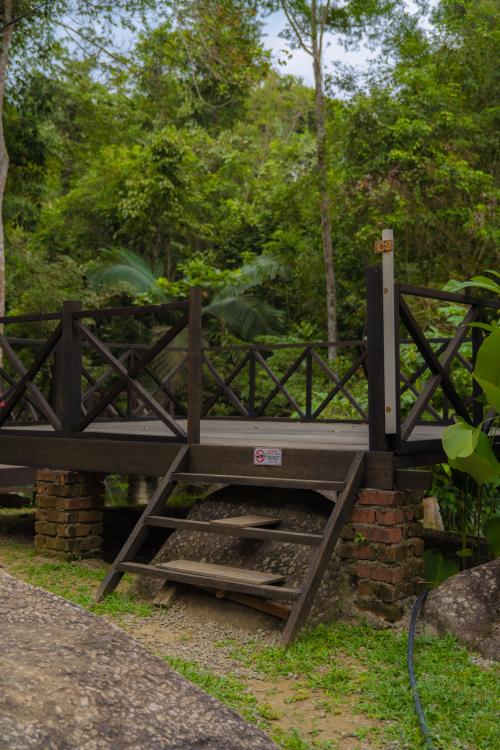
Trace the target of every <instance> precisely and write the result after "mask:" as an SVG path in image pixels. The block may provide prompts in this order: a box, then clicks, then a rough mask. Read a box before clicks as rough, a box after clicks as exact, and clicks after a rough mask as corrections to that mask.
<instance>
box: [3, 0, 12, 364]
mask: <svg viewBox="0 0 500 750" xmlns="http://www.w3.org/2000/svg"><path fill="white" fill-rule="evenodd" d="M12 6H13V0H3V14H2V17H1V18H2V23H3V24H6V23H9V22H10V21H12ZM13 30H14V25H12V26H7V28H5V29H4V30H3V32H2V49H1V50H0V317H1V316H3V315H5V236H4V225H3V199H4V195H5V186H6V183H7V174H8V171H9V154H8V151H7V145H6V143H5V132H4V125H3V116H4V113H3V109H4V101H5V83H6V80H5V79H6V75H7V66H8V63H9V52H10V43H11V39H12V32H13ZM0 356H1V354H0Z"/></svg>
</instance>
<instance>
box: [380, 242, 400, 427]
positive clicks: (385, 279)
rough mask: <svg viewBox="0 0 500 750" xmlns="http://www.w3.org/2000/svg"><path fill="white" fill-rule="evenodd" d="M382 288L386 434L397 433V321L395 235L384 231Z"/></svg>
mask: <svg viewBox="0 0 500 750" xmlns="http://www.w3.org/2000/svg"><path fill="white" fill-rule="evenodd" d="M382 245H383V246H384V252H383V253H382V287H383V290H384V299H383V314H384V392H385V434H386V435H395V434H396V433H397V424H396V417H397V407H396V393H397V389H396V385H397V384H396V348H395V347H396V320H395V315H394V233H393V231H392V229H383V230H382Z"/></svg>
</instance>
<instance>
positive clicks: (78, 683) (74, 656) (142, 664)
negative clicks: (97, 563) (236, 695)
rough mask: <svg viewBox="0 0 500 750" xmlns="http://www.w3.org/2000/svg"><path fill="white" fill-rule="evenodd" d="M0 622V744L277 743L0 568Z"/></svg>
mask: <svg viewBox="0 0 500 750" xmlns="http://www.w3.org/2000/svg"><path fill="white" fill-rule="evenodd" d="M0 621H1V623H2V650H1V653H0V747H1V748H9V750H32V749H36V750H166V749H167V748H168V750H196V749H197V748H199V749H200V750H201V749H203V750H247V748H255V749H256V750H271V749H272V748H275V749H276V745H274V743H273V742H272V741H271V740H270V739H269V738H268V737H266V736H265V735H264V734H263V733H262V732H260V731H259V730H258V729H255V728H253V727H252V726H250V725H249V724H247V723H246V722H245V721H243V719H241V718H240V717H239V716H238V715H237V714H236V713H234V712H233V711H231V710H230V709H228V708H226V707H225V706H223V705H222V704H221V703H219V702H218V701H217V700H215V699H214V698H212V697H210V696H208V695H206V694H205V693H203V692H202V691H200V690H198V689H197V688H196V687H194V686H193V685H191V684H190V683H189V682H187V681H186V680H185V679H184V678H182V677H181V676H180V675H178V674H177V673H176V672H175V671H174V670H172V669H171V668H170V667H168V666H167V665H166V664H165V662H163V661H161V660H160V659H158V658H156V657H155V656H152V655H151V654H149V653H148V652H147V651H146V650H145V649H144V648H143V647H142V646H141V645H140V644H139V643H138V642H137V641H135V640H134V639H133V638H131V637H130V636H128V635H127V634H126V633H124V632H123V631H122V630H120V629H119V628H117V627H116V626H114V625H111V624H110V623H108V622H106V621H105V620H104V619H102V618H99V617H96V616H95V615H93V614H91V613H90V612H87V611H85V610H83V609H81V608H80V607H77V606H76V605H73V604H71V603H69V602H67V601H65V600H64V599H61V598H60V597H57V596H54V595H53V594H50V593H48V592H46V591H42V590H41V589H36V588H34V587H32V586H28V585H27V584H25V583H22V582H21V581H18V580H16V579H15V578H12V577H11V576H9V575H6V574H4V573H1V574H0Z"/></svg>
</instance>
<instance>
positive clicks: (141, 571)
mask: <svg viewBox="0 0 500 750" xmlns="http://www.w3.org/2000/svg"><path fill="white" fill-rule="evenodd" d="M188 562H189V561H188ZM164 565H168V563H163V564H162V565H144V564H142V563H136V562H121V563H118V564H117V566H116V571H117V572H118V573H132V574H134V575H142V576H152V577H153V578H161V579H162V580H164V581H167V580H168V581H175V582H176V583H188V584H189V585H191V586H202V587H203V586H206V587H207V588H213V589H216V590H223V591H240V592H241V593H242V594H250V595H252V596H260V597H262V598H263V599H276V600H277V601H289V600H293V599H298V598H299V596H300V594H301V590H300V589H292V588H285V586H275V585H273V584H267V583H259V584H255V583H247V582H245V581H243V580H241V579H240V580H233V579H232V578H226V577H224V576H223V575H222V574H221V572H220V570H219V573H218V574H217V575H211V574H209V573H205V574H204V575H202V574H200V573H193V572H187V571H185V570H173V569H168V570H167V569H165V567H164ZM214 567H217V568H219V569H222V570H223V571H224V570H225V571H227V570H228V569H227V568H226V567H225V566H223V565H218V566H214ZM230 570H231V568H230ZM232 570H238V571H239V573H240V574H241V573H251V574H255V572H256V571H253V570H250V571H246V570H242V569H240V568H232ZM263 575H267V576H272V574H271V573H267V574H265V573H264V574H263ZM274 578H278V579H279V580H283V576H274Z"/></svg>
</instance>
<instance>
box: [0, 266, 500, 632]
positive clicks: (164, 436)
mask: <svg viewBox="0 0 500 750" xmlns="http://www.w3.org/2000/svg"><path fill="white" fill-rule="evenodd" d="M415 301H417V303H418V304H419V305H422V304H424V303H428V304H430V303H432V301H434V302H438V303H440V304H441V303H442V304H451V305H454V306H456V308H457V310H462V311H463V313H462V316H463V317H462V321H461V323H460V324H459V325H457V326H456V328H455V330H454V332H453V333H452V334H450V335H449V336H448V337H432V336H430V337H429V336H428V335H426V333H425V332H424V331H423V330H422V327H421V326H420V325H419V324H418V322H417V319H416V316H415V313H414V312H412V308H413V307H414V304H413V303H414V302H415ZM366 305H367V310H366V321H367V322H366V328H365V333H366V335H365V336H364V337H363V338H362V339H360V340H356V341H346V342H342V343H340V344H335V345H334V344H331V343H329V342H317V343H297V344H290V343H286V344H252V345H241V346H226V347H209V346H206V345H205V344H204V341H203V336H202V294H201V292H200V290H198V289H192V290H191V293H190V296H189V299H188V300H181V301H178V302H174V303H170V304H164V305H156V306H153V305H150V306H146V307H122V308H111V309H97V310H83V309H82V307H81V305H80V304H79V303H77V302H66V303H64V305H63V310H62V311H61V312H57V313H46V314H38V315H22V316H17V317H6V318H3V319H0V323H2V324H3V327H4V332H3V333H2V334H1V335H0V346H1V349H2V351H3V363H2V366H1V367H0V382H1V384H2V395H1V396H0V463H1V464H2V465H4V466H11V467H12V466H26V467H31V468H36V467H39V468H54V469H71V470H77V471H92V472H100V473H104V474H107V473H126V474H139V475H149V476H161V477H162V480H161V482H160V485H159V489H158V491H157V492H156V493H155V495H154V497H153V498H152V499H151V502H150V504H149V506H148V507H147V509H146V510H145V512H144V514H143V516H142V518H141V519H140V521H139V522H138V525H137V526H136V528H135V530H134V532H133V533H132V535H131V537H130V538H129V540H128V541H127V543H126V544H125V546H124V548H123V549H122V551H121V552H120V555H119V556H118V558H117V560H116V561H115V564H114V566H113V567H112V568H111V570H110V573H109V575H108V576H107V578H106V580H105V581H104V583H103V585H102V587H101V589H100V593H99V595H104V594H106V593H108V592H110V591H111V590H113V588H114V587H115V586H116V585H117V583H118V582H119V580H120V578H121V576H122V575H123V573H124V572H134V573H139V574H140V573H148V574H149V575H156V576H160V577H163V578H164V579H167V578H168V579H169V580H173V581H180V582H183V583H194V584H199V585H204V586H207V587H217V588H219V589H221V588H222V589H225V590H236V591H239V592H243V593H246V594H251V595H254V596H260V597H264V598H271V599H279V600H283V599H284V600H287V601H293V602H294V604H293V607H292V609H291V615H290V618H289V620H288V623H287V625H286V628H285V633H284V641H285V642H288V641H289V640H290V639H291V638H293V637H294V635H295V634H296V632H297V630H298V629H299V628H300V626H301V624H302V623H303V621H304V618H305V617H306V616H307V613H308V611H309V608H310V606H311V604H312V601H313V598H314V595H315V593H316V591H317V588H318V586H319V584H320V581H321V576H322V574H323V572H324V569H325V567H326V564H327V562H328V560H329V558H330V556H331V553H332V551H333V548H334V546H335V543H336V541H337V539H338V537H339V534H340V532H341V530H342V526H343V524H344V523H345V520H346V518H347V515H348V513H349V511H350V509H351V507H352V505H353V503H354V501H355V498H356V496H357V491H358V489H359V487H362V486H364V487H372V488H378V489H389V490H392V489H395V488H397V489H415V488H421V487H424V486H427V482H428V473H426V472H421V471H415V469H416V468H418V467H427V468H428V467H429V466H432V465H433V464H435V463H438V462H441V461H443V460H444V454H443V452H442V448H441V440H440V438H441V433H442V430H443V428H444V426H445V425H447V424H450V422H452V421H453V418H454V416H455V415H458V416H460V417H462V418H463V419H465V420H466V421H468V422H470V423H472V424H475V425H478V424H480V423H481V422H482V419H483V407H482V404H481V402H480V401H479V400H478V399H477V396H478V395H479V392H478V387H477V385H476V384H475V381H474V380H473V378H472V377H471V371H472V368H473V365H474V359H475V356H476V354H477V351H478V348H479V346H480V343H481V340H482V332H481V329H480V328H475V327H474V328H470V327H469V326H468V324H469V323H471V322H480V321H485V320H487V319H488V315H489V313H490V311H491V310H495V309H496V310H498V308H499V307H500V304H499V303H498V301H493V300H485V299H482V298H476V297H472V296H469V295H461V294H454V293H449V292H442V291H437V290H432V289H424V288H419V287H413V286H410V285H408V284H395V283H394V282H393V278H392V253H389V254H386V255H385V256H384V261H383V265H382V266H378V267H374V268H370V269H368V272H367V297H366ZM118 319H120V321H121V330H124V329H125V330H128V331H129V336H128V339H129V340H128V342H122V343H116V342H114V343H110V342H112V339H113V331H114V329H115V328H116V321H117V320H118ZM28 327H29V328H30V330H33V336H32V337H31V338H26V335H25V333H24V332H25V331H26V330H27V328H28ZM19 330H22V331H23V336H22V337H17V338H16V331H19ZM140 336H143V337H145V338H146V340H143V341H141V340H140ZM186 337H187V339H186ZM329 352H332V353H333V355H334V356H329ZM179 481H189V482H192V483H207V484H210V483H225V484H235V485H238V484H241V485H244V484H246V485H256V486H265V487H282V488H283V487H285V488H288V487H290V488H304V489H316V490H321V491H323V492H328V491H330V492H333V493H338V494H337V495H336V497H337V500H336V502H335V503H334V504H332V512H331V516H330V519H329V520H328V522H327V524H326V526H325V529H324V531H323V533H322V534H318V535H315V534H305V533H299V532H293V531H283V530H280V529H279V520H280V519H274V518H273V519H271V518H267V517H262V518H251V519H250V518H247V517H243V518H232V519H226V523H225V524H221V523H220V522H219V523H215V522H213V523H210V522H203V523H202V522H200V521H189V520H187V519H184V520H181V519H173V518H168V517H166V516H165V515H164V513H165V500H166V498H167V497H168V495H169V494H170V493H171V492H172V489H173V488H174V486H175V484H176V482H179ZM333 497H335V495H333ZM151 527H166V528H191V529H193V530H196V531H205V532H207V533H219V534H220V533H223V534H226V535H232V536H238V537H247V538H253V539H261V540H265V539H272V540H275V541H284V542H295V543H299V544H306V545H309V546H312V547H314V548H315V552H314V553H313V555H312V558H311V566H310V569H309V571H308V573H307V576H306V579H305V581H304V583H303V585H302V587H301V588H299V589H288V588H284V587H283V586H282V585H280V584H281V583H282V582H283V577H281V576H275V575H271V574H265V573H262V572H255V571H242V570H239V571H238V570H235V569H232V568H225V569H221V570H218V569H217V568H218V567H219V566H200V565H198V566H197V565H195V564H193V563H192V562H190V561H173V562H172V563H169V564H166V565H163V566H156V567H154V566H144V565H139V564H138V563H137V562H134V559H135V557H136V554H137V552H138V550H139V548H140V546H141V544H142V542H143V541H144V539H145V536H146V535H147V533H148V530H149V529H150V528H151Z"/></svg>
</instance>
